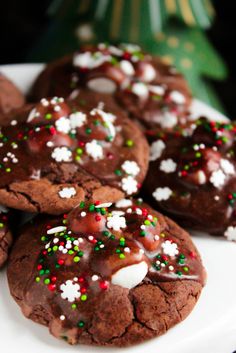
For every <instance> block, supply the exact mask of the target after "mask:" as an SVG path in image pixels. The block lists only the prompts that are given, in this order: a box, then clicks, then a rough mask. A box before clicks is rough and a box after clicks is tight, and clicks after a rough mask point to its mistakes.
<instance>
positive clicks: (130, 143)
mask: <svg viewBox="0 0 236 353" xmlns="http://www.w3.org/2000/svg"><path fill="white" fill-rule="evenodd" d="M125 145H126V146H127V147H133V145H134V141H133V140H126V142H125Z"/></svg>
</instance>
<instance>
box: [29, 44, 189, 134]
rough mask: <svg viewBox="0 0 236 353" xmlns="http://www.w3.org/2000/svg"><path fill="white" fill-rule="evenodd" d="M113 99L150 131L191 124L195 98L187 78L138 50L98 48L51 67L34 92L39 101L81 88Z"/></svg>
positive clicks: (89, 48)
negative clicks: (151, 129)
mask: <svg viewBox="0 0 236 353" xmlns="http://www.w3.org/2000/svg"><path fill="white" fill-rule="evenodd" d="M84 87H86V88H89V89H90V90H92V91H95V92H102V93H107V94H110V95H113V96H114V97H115V99H116V100H117V101H118V102H119V104H121V106H123V107H124V108H125V109H126V110H127V111H128V112H129V113H130V116H131V117H134V118H136V119H138V120H139V121H140V122H142V123H143V124H144V125H145V126H148V127H152V126H161V127H164V128H172V127H173V126H175V125H176V124H177V122H180V121H181V122H184V121H185V120H186V119H187V115H186V113H187V110H188V107H189V105H190V103H191V93H190V91H189V88H188V86H187V83H186V81H185V79H184V78H183V76H182V75H181V74H179V73H177V71H176V69H175V68H173V67H170V66H168V65H166V64H164V63H163V62H162V61H161V60H160V59H159V58H157V57H152V56H151V55H149V54H146V53H144V52H143V51H142V50H141V48H140V47H139V46H137V45H131V44H121V45H119V46H117V47H115V46H111V45H105V44H98V45H97V46H95V47H85V48H82V49H81V51H79V52H78V53H75V54H74V55H69V56H66V57H64V58H62V59H59V60H56V61H54V62H52V63H50V64H49V65H48V66H47V67H46V69H45V70H44V71H43V72H42V73H41V74H40V76H39V77H38V79H37V80H36V82H35V85H34V87H33V90H32V97H33V99H34V100H38V99H40V98H42V97H46V96H52V95H57V96H62V97H68V96H70V95H71V94H72V96H73V94H75V92H76V90H77V89H78V88H84Z"/></svg>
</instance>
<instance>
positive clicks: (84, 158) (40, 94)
mask: <svg viewBox="0 0 236 353" xmlns="http://www.w3.org/2000/svg"><path fill="white" fill-rule="evenodd" d="M191 99H192V97H191V92H190V91H189V88H188V86H187V84H186V82H185V80H184V78H183V77H182V76H181V75H180V74H179V73H178V72H176V70H175V69H174V68H173V67H170V66H167V65H165V64H163V62H162V61H161V60H160V59H159V58H156V57H155V58H154V57H152V56H150V55H149V54H147V53H144V52H143V51H142V50H141V49H140V47H139V46H137V45H131V44H121V45H119V46H113V45H108V44H99V45H97V46H92V47H86V48H81V50H80V51H78V52H77V53H74V54H72V55H68V56H66V57H64V58H61V59H58V60H56V61H55V62H52V63H50V64H49V65H47V66H46V68H45V69H44V70H43V71H42V73H41V74H40V75H39V77H38V78H37V79H36V82H35V83H34V85H33V87H32V89H31V91H30V92H29V96H28V98H27V104H26V103H25V99H24V97H23V96H22V94H21V93H20V92H19V90H18V89H17V88H16V87H15V86H14V85H13V83H11V82H10V81H9V80H8V79H7V78H5V77H3V76H0V125H1V134H0V158H1V160H0V173H1V178H0V204H1V206H0V265H3V264H4V263H5V262H6V261H7V260H8V261H7V273H8V281H9V288H10V292H11V295H12V297H13V298H14V299H15V301H16V302H17V303H18V304H19V306H20V308H21V310H22V313H23V314H24V315H25V316H26V317H27V318H30V319H31V320H33V321H35V322H37V323H40V324H43V325H45V326H48V328H49V330H50V332H51V334H53V335H54V336H55V337H57V338H61V339H64V340H65V341H67V342H68V343H70V344H77V343H82V344H91V345H106V346H127V345H131V344H135V343H139V342H141V341H144V340H147V339H149V338H153V337H156V336H159V335H161V334H163V333H165V332H166V331H167V330H168V329H169V328H171V327H172V326H174V325H175V324H177V323H178V322H180V321H182V320H183V319H184V318H185V317H186V316H187V315H188V314H189V313H190V312H191V310H192V309H193V307H194V305H195V303H196V301H197V300H198V298H199V296H200V293H201V290H202V288H203V286H204V284H205V278H206V274H205V270H204V267H203V265H202V262H201V258H200V255H199V253H198V251H197V249H196V247H195V246H194V244H193V242H192V239H191V237H190V235H189V234H188V232H187V231H186V230H184V229H183V228H181V227H180V226H178V225H177V224H176V223H175V221H177V222H178V223H179V224H180V225H181V226H183V227H187V228H196V229H198V230H201V231H205V232H210V233H212V234H214V235H222V236H225V237H226V238H227V239H229V240H236V221H235V206H236V203H235V200H236V179H235V168H236V163H235V134H236V123H233V122H228V123H223V122H222V123H218V122H214V121H213V122H212V121H211V122H210V121H209V120H208V119H206V118H204V117H201V118H199V119H197V120H195V121H193V120H192V117H191V114H190V113H189V108H190V105H191ZM17 210H18V211H17ZM160 211H163V212H164V214H161V213H159V212H160ZM25 212H27V213H28V215H27V218H28V219H30V220H29V221H28V222H25V223H24V224H23V225H22V226H21V227H19V226H18V227H16V228H17V229H14V227H13V226H14V224H16V223H17V224H18V223H19V217H21V218H22V215H23V217H25ZM16 213H17V217H18V218H17V219H18V221H17V222H16V221H15V219H16ZM29 213H30V216H29ZM19 214H20V216H19ZM169 217H173V219H174V220H175V221H173V220H171V219H170V218H169ZM12 243H13V246H12V247H11V245H12ZM10 249H11V251H10V256H9V259H7V258H8V253H9V250H10Z"/></svg>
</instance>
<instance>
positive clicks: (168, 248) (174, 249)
mask: <svg viewBox="0 0 236 353" xmlns="http://www.w3.org/2000/svg"><path fill="white" fill-rule="evenodd" d="M161 247H162V249H163V253H164V254H165V255H169V256H171V257H172V256H175V255H178V253H179V250H178V246H177V244H175V243H172V242H171V241H170V240H166V241H165V242H164V243H162V244H161Z"/></svg>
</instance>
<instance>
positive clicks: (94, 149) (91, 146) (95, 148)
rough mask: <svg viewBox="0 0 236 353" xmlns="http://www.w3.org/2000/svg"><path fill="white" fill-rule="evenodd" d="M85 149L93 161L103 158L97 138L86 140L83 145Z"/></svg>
mask: <svg viewBox="0 0 236 353" xmlns="http://www.w3.org/2000/svg"><path fill="white" fill-rule="evenodd" d="M85 151H86V153H87V154H88V155H89V156H90V157H92V158H93V159H94V160H95V161H97V160H99V159H103V157H104V155H103V148H102V146H101V145H100V144H99V143H98V141H97V140H92V141H91V142H87V143H86V145H85Z"/></svg>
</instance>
